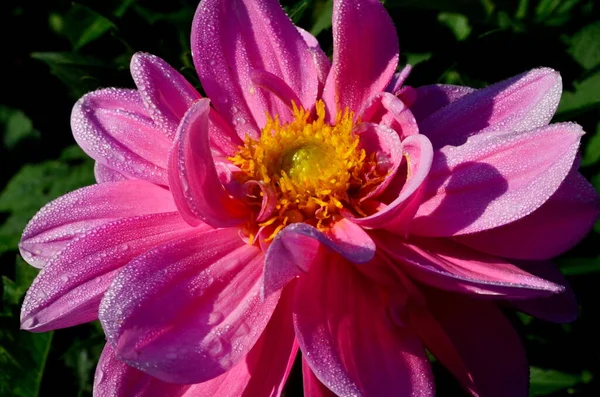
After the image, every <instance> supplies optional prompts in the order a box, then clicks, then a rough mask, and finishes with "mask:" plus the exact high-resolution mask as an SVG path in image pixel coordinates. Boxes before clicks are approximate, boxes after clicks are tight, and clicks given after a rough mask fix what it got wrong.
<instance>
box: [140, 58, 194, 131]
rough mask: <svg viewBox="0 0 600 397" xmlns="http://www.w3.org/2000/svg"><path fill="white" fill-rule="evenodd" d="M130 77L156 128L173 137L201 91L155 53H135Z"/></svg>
mask: <svg viewBox="0 0 600 397" xmlns="http://www.w3.org/2000/svg"><path fill="white" fill-rule="evenodd" d="M131 76H132V77H133V81H135V84H136V86H137V88H138V92H139V94H140V96H141V97H142V100H143V101H144V105H145V106H146V109H147V110H148V114H149V115H150V117H152V120H154V123H155V124H156V126H157V128H158V129H159V130H160V131H162V132H163V133H164V134H165V135H166V136H167V137H168V138H169V139H173V138H174V137H175V131H176V130H177V125H178V124H179V121H180V120H181V119H182V118H183V115H184V114H185V112H186V111H187V110H188V108H189V107H190V106H191V105H192V103H194V102H195V101H196V100H198V99H200V98H201V96H200V94H199V93H198V91H196V89H194V87H193V86H192V85H191V84H190V83H189V82H188V81H187V80H186V79H185V77H183V76H182V75H181V73H179V72H178V71H176V70H175V69H173V68H172V67H171V66H170V65H169V64H168V63H166V62H165V61H164V60H162V59H160V58H159V57H157V56H155V55H151V54H146V53H143V52H138V53H135V54H134V55H133V57H132V58H131Z"/></svg>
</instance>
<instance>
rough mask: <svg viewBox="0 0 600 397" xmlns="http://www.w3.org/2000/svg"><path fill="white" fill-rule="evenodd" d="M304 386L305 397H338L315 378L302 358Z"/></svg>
mask: <svg viewBox="0 0 600 397" xmlns="http://www.w3.org/2000/svg"><path fill="white" fill-rule="evenodd" d="M302 386H303V391H304V396H305V397H336V394H335V393H334V392H332V391H331V390H329V389H328V388H327V387H326V386H325V385H324V384H323V383H321V381H320V380H319V379H318V378H317V377H316V376H315V373H314V372H313V371H312V369H310V366H309V365H308V363H307V362H306V360H305V359H304V357H302Z"/></svg>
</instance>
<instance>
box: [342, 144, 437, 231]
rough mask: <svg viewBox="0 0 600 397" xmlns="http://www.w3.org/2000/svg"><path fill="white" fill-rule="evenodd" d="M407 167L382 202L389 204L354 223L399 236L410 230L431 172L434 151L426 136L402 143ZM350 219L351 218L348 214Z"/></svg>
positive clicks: (355, 219) (385, 193)
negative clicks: (393, 231) (385, 229)
mask: <svg viewBox="0 0 600 397" xmlns="http://www.w3.org/2000/svg"><path fill="white" fill-rule="evenodd" d="M402 150H403V154H404V158H405V159H406V162H407V166H406V168H405V171H404V172H400V171H401V170H400V171H399V172H398V173H397V174H396V175H397V176H396V178H394V180H392V181H391V182H390V185H389V186H388V188H387V189H386V191H385V192H384V194H383V196H384V197H382V198H379V199H380V200H385V199H386V197H387V198H388V199H389V201H388V204H387V205H385V206H384V207H383V208H382V209H380V210H379V211H378V212H376V213H375V214H373V215H370V216H367V217H364V218H354V217H349V219H351V220H352V222H354V223H356V224H357V225H360V226H362V227H367V228H390V229H393V230H395V231H396V232H398V233H403V232H404V231H405V230H407V228H408V225H409V223H410V222H411V220H412V218H413V216H414V214H415V212H416V210H417V208H418V207H417V206H418V204H419V203H420V199H421V194H422V193H421V191H422V189H423V188H422V186H423V185H424V183H423V182H424V181H425V180H426V179H425V178H426V177H427V175H428V173H429V170H430V168H431V162H432V159H433V149H432V147H431V143H430V142H429V140H428V139H427V137H425V136H424V135H420V134H417V135H411V136H409V137H408V138H406V139H405V140H404V141H403V142H402ZM407 178H408V179H407ZM345 215H348V214H345Z"/></svg>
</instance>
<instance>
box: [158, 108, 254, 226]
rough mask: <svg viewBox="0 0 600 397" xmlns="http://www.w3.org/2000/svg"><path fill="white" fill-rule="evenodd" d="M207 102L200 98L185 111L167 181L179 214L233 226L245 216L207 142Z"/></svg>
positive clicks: (195, 222)
mask: <svg viewBox="0 0 600 397" xmlns="http://www.w3.org/2000/svg"><path fill="white" fill-rule="evenodd" d="M209 109H210V108H209V102H208V99H200V100H199V101H198V102H196V103H195V104H194V105H193V106H192V107H191V108H190V109H189V110H188V112H187V113H186V115H185V116H184V118H183V120H182V121H181V124H180V125H179V129H178V131H177V138H176V140H175V145H174V146H173V149H172V150H171V156H170V159H169V163H170V165H169V184H170V186H171V190H172V192H173V197H174V199H175V203H176V204H177V208H178V209H179V212H180V213H181V216H183V218H184V219H185V220H186V222H188V223H189V224H190V225H192V226H196V225H198V224H200V223H202V222H204V223H207V224H209V225H211V226H213V227H227V226H234V225H237V224H239V223H241V222H242V220H243V219H244V218H245V217H247V216H248V210H247V208H246V206H245V205H244V204H243V203H242V202H241V201H239V200H237V199H235V198H233V197H231V196H230V195H229V193H228V192H227V191H226V190H225V188H224V187H223V184H222V183H221V181H220V180H219V176H218V174H217V170H216V168H215V162H214V160H213V157H212V155H211V152H210V146H209V122H208V113H209Z"/></svg>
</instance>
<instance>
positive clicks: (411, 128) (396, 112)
mask: <svg viewBox="0 0 600 397" xmlns="http://www.w3.org/2000/svg"><path fill="white" fill-rule="evenodd" d="M359 114H361V120H362V121H369V122H372V123H376V124H381V125H383V126H386V127H390V128H391V129H393V130H395V131H396V132H397V133H398V135H399V136H400V138H401V139H402V140H404V139H406V137H408V136H410V135H415V134H418V133H419V126H418V125H417V120H415V117H414V116H413V115H412V112H411V111H410V110H409V109H408V108H407V107H406V106H404V103H402V101H401V100H400V99H398V98H396V97H395V96H394V95H392V94H390V93H389V92H381V93H379V94H377V95H376V96H374V97H373V98H371V100H370V101H369V102H368V103H367V104H366V105H365V107H364V108H363V110H362V111H361V112H360V113H359Z"/></svg>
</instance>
